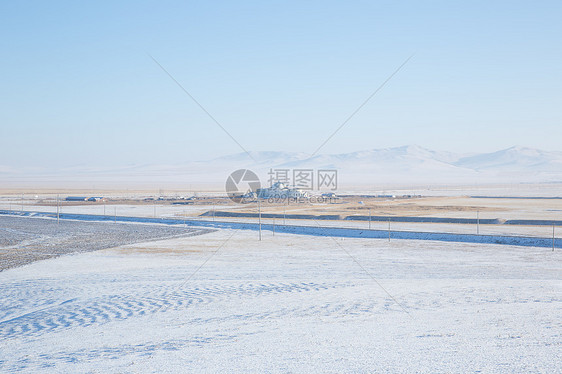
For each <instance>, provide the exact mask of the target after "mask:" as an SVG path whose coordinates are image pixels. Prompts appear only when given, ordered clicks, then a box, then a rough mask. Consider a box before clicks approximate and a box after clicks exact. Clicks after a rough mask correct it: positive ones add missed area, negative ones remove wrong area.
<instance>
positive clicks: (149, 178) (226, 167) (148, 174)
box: [0, 145, 562, 186]
mask: <svg viewBox="0 0 562 374" xmlns="http://www.w3.org/2000/svg"><path fill="white" fill-rule="evenodd" d="M241 168H246V169H251V170H253V171H254V172H256V173H257V174H258V175H259V176H260V178H264V180H265V179H267V175H268V173H269V171H270V170H272V169H288V170H294V169H313V170H315V171H317V170H320V169H336V170H337V171H338V178H339V181H340V182H341V183H344V184H349V185H362V184H365V185H367V184H368V185H372V184H397V183H404V184H411V185H414V184H438V183H448V184H455V183H458V184H465V183H471V184H484V183H542V182H562V152H547V151H542V150H539V149H533V148H526V147H511V148H508V149H504V150H500V151H496V152H491V153H480V154H455V153H451V152H441V151H434V150H430V149H427V148H423V147H420V146H417V145H409V146H402V147H394V148H384V149H372V150H365V151H358V152H350V153H340V154H322V155H315V156H311V155H309V154H306V153H297V152H275V151H267V152H249V154H248V153H245V152H241V153H237V154H233V155H228V156H222V157H218V158H215V159H211V160H205V161H193V162H189V163H182V164H177V165H128V166H124V167H119V166H115V167H114V168H111V169H109V168H95V167H79V168H77V167H73V168H66V169H59V170H38V169H37V168H34V169H15V168H11V167H7V166H6V167H2V166H1V165H0V177H1V179H0V186H1V185H2V183H3V182H2V181H7V182H12V184H17V182H18V181H19V180H25V181H34V178H35V179H36V180H37V181H38V182H46V181H47V182H49V181H53V182H56V181H57V180H64V181H79V182H80V181H82V182H86V181H87V183H104V182H116V183H121V184H131V185H134V184H159V183H161V184H178V185H179V184H185V183H189V184H192V183H193V184H207V185H210V184H213V185H218V184H223V183H224V181H225V180H226V178H227V177H228V175H229V174H230V173H231V172H232V171H234V170H236V169H241Z"/></svg>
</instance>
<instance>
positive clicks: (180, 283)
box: [0, 230, 562, 373]
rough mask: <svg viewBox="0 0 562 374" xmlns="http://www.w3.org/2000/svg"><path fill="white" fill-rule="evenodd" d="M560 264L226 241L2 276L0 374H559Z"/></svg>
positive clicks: (196, 241)
mask: <svg viewBox="0 0 562 374" xmlns="http://www.w3.org/2000/svg"><path fill="white" fill-rule="evenodd" d="M561 260H562V254H561V253H560V251H554V252H552V251H551V250H548V249H544V248H530V247H514V246H498V245H482V244H478V245H477V244H463V243H455V244H452V243H441V242H422V241H408V240H403V241H395V242H390V243H389V242H388V241H386V240H377V239H341V238H338V239H334V238H330V237H308V236H299V235H289V234H282V235H280V234H277V235H275V236H272V233H271V232H264V236H263V240H262V241H261V242H260V241H257V233H256V232H253V231H232V230H220V231H216V232H212V233H209V234H205V235H201V236H196V237H188V238H175V239H169V240H163V241H158V242H150V243H142V244H133V245H128V246H123V247H118V248H113V249H105V250H100V251H97V252H89V253H81V254H76V255H69V256H63V257H59V258H55V259H49V260H45V261H40V262H36V263H33V264H30V265H27V266H24V267H20V268H15V269H10V270H7V271H4V272H1V273H0V371H3V372H34V373H35V372H53V371H56V372H94V373H96V372H97V373H107V372H125V373H128V372H131V373H137V372H154V373H163V372H170V373H172V372H174V373H175V372H217V371H221V372H259V373H262V372H337V373H342V372H463V373H464V372H543V373H555V372H560V365H559V362H560V361H561V354H560V352H561V344H562V337H561V333H562V318H561V315H562V313H561V312H562V293H561V291H562V282H561V276H562V267H561V266H560V265H561V263H562V262H561ZM197 270H198V271H197ZM390 295H392V296H390Z"/></svg>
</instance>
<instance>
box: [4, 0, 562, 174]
mask: <svg viewBox="0 0 562 374" xmlns="http://www.w3.org/2000/svg"><path fill="white" fill-rule="evenodd" d="M561 17H562V2H560V1H536V2H529V1H493V2H490V1H471V2H452V1H425V2H420V1H411V2H408V1H348V2H339V1H304V2H303V1H270V2H269V1H268V2H263V1H255V2H254V1H240V2H232V1H213V2H204V1H158V2H156V1H134V2H133V1H120V2H105V1H96V2H76V1H68V2H63V1H52V2H44V1H18V2H7V1H6V2H2V3H1V4H0V33H1V35H2V38H1V39H0V50H1V51H2V52H1V53H2V58H1V59H0V166H1V165H4V166H10V167H20V166H22V167H23V166H26V167H30V166H32V167H52V168H57V167H65V166H76V165H78V166H79V165H100V166H103V165H132V164H136V165H143V164H180V163H184V162H189V161H194V160H206V159H212V158H215V157H219V156H223V155H228V154H234V153H239V152H241V151H242V149H241V147H240V146H239V145H238V144H237V143H236V142H234V141H233V140H232V139H231V137H230V136H229V135H227V134H226V133H225V132H224V131H223V130H222V129H221V128H220V127H219V126H218V125H217V124H216V123H215V122H214V121H213V120H212V119H211V118H210V117H209V116H208V115H207V114H206V113H205V111H203V110H202V109H201V108H200V107H199V106H198V105H197V104H196V103H195V102H194V101H193V100H192V99H191V98H190V97H189V96H188V95H187V94H186V93H185V92H184V91H183V90H182V89H180V88H179V87H178V85H176V83H175V82H174V80H172V79H171V78H170V77H169V76H168V75H167V74H166V73H165V72H164V71H163V70H162V69H161V68H160V67H159V66H158V64H157V63H155V62H154V61H153V59H152V58H151V57H150V56H152V57H153V58H154V59H155V60H156V61H157V62H158V63H159V64H160V65H162V67H164V68H165V69H166V70H167V71H168V72H169V74H170V75H171V76H172V77H173V78H174V79H175V80H177V82H179V83H180V84H181V85H182V86H183V87H184V88H185V90H186V91H187V92H188V93H189V94H190V95H192V96H193V97H194V98H195V99H196V100H197V101H198V102H199V103H200V104H201V106H202V107H203V108H205V110H206V111H207V112H208V113H210V114H211V115H212V117H213V118H215V119H216V121H217V122H219V123H220V125H221V126H223V127H224V129H226V131H227V132H228V133H229V134H230V135H231V136H232V137H233V138H234V139H236V141H237V142H238V143H239V144H240V145H241V146H242V147H243V148H244V149H247V150H252V151H271V150H274V151H286V152H307V153H312V152H314V150H316V149H317V148H318V147H319V146H320V145H321V144H322V143H323V142H324V141H325V140H326V139H327V138H328V137H329V136H330V135H331V134H332V133H333V132H334V131H335V130H336V129H337V128H338V127H339V126H340V125H341V124H342V123H343V122H344V121H345V120H346V119H347V118H348V117H349V116H350V115H351V113H353V112H354V111H355V110H356V109H357V108H358V107H359V106H360V105H361V104H362V103H363V102H364V101H365V100H366V99H367V97H369V96H370V95H371V94H373V92H374V91H375V90H376V89H377V87H379V86H380V85H381V84H382V83H383V82H384V81H385V80H387V79H388V78H389V77H390V76H391V75H392V74H393V72H395V71H396V69H397V68H398V67H399V66H400V65H401V64H403V63H404V61H406V59H408V58H409V57H410V56H413V57H412V58H411V59H410V60H408V62H407V63H406V64H405V65H404V66H403V67H402V68H401V69H400V71H398V72H397V73H396V74H395V75H393V76H392V78H391V79H390V80H389V81H388V82H387V83H386V85H385V86H384V87H383V88H382V89H381V90H380V91H378V92H377V93H376V95H375V96H373V98H372V99H371V100H370V101H369V102H368V103H367V104H366V105H365V106H363V107H362V109H361V110H360V111H359V112H357V113H356V114H355V115H354V116H353V118H351V119H350V120H349V121H348V122H347V123H346V124H345V126H343V127H342V129H341V130H340V131H339V132H338V133H337V134H336V135H335V136H334V137H333V138H331V139H330V141H329V142H327V143H326V144H325V146H324V147H323V148H322V149H321V150H320V153H344V152H353V151H359V150H366V149H373V148H386V147H394V146H402V145H407V144H417V145H420V146H423V147H427V148H431V149H436V150H447V151H455V152H489V151H495V150H498V149H502V148H508V147H510V146H513V145H522V146H529V147H535V148H540V149H545V150H551V151H560V150H562V146H561V144H562V143H561V142H560V139H562V109H561V108H562V105H561V103H562V93H561V87H562V49H561V48H560V40H562V23H561V22H560V18H561Z"/></svg>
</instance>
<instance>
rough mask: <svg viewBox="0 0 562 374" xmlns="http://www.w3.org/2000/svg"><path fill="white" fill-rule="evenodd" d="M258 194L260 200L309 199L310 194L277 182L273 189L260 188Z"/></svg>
mask: <svg viewBox="0 0 562 374" xmlns="http://www.w3.org/2000/svg"><path fill="white" fill-rule="evenodd" d="M256 193H257V196H258V197H259V198H260V199H299V198H308V193H307V192H306V191H302V190H299V189H297V188H290V187H287V186H285V185H284V184H283V183H281V182H275V183H274V184H273V185H272V186H271V187H268V188H259V189H258V190H257V191H256Z"/></svg>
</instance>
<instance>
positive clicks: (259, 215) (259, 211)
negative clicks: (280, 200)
mask: <svg viewBox="0 0 562 374" xmlns="http://www.w3.org/2000/svg"><path fill="white" fill-rule="evenodd" d="M258 225H259V240H260V241H261V205H260V198H259V197H258Z"/></svg>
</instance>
